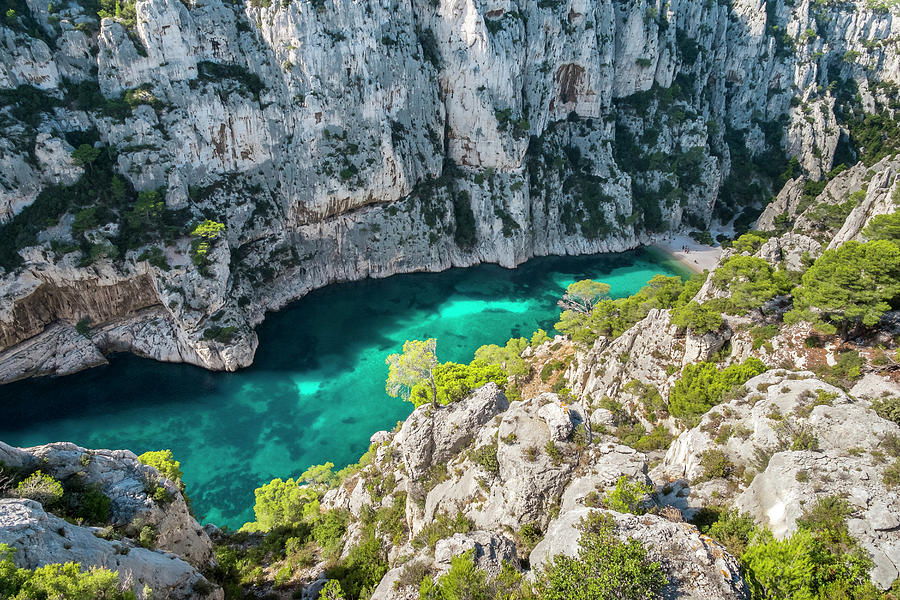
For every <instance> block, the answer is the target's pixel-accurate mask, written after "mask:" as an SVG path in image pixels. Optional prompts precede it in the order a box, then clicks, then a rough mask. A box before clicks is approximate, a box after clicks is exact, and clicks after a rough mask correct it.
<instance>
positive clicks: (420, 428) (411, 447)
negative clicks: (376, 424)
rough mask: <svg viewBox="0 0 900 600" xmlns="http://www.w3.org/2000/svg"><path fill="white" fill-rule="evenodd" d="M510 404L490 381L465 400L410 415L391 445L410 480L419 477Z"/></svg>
mask: <svg viewBox="0 0 900 600" xmlns="http://www.w3.org/2000/svg"><path fill="white" fill-rule="evenodd" d="M508 406H509V402H508V401H507V400H506V396H505V395H504V394H503V392H502V391H501V389H500V386H498V385H497V384H495V383H489V384H487V385H485V386H483V387H481V388H479V389H478V390H476V391H475V392H474V393H473V394H472V395H471V396H469V397H468V398H467V399H465V400H464V401H460V402H454V403H452V404H450V405H448V406H446V407H439V408H434V407H431V406H429V405H426V406H422V407H419V408H417V409H416V410H415V411H414V412H413V414H412V415H410V416H409V417H408V418H407V419H406V421H404V423H403V426H402V427H401V428H400V432H399V433H398V434H397V435H396V437H394V441H393V444H394V445H395V446H396V447H397V449H398V450H399V451H400V453H401V456H402V457H403V463H404V465H405V467H406V470H407V473H408V475H409V477H410V478H411V479H412V480H414V481H415V480H417V479H420V478H421V477H422V476H424V475H425V474H426V473H427V472H428V469H429V468H430V467H431V466H432V465H435V464H439V463H442V462H445V461H446V460H447V459H449V458H450V457H451V456H453V455H454V454H456V453H457V452H459V451H460V450H461V449H462V448H464V447H465V446H466V445H468V443H469V442H471V441H472V438H473V437H474V435H475V432H476V431H477V430H478V428H479V427H480V426H481V425H484V424H485V423H486V422H487V421H489V420H490V419H492V418H493V417H494V415H496V414H498V413H501V412H503V411H504V410H506V408H507V407H508Z"/></svg>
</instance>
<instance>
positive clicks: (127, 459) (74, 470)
mask: <svg viewBox="0 0 900 600" xmlns="http://www.w3.org/2000/svg"><path fill="white" fill-rule="evenodd" d="M0 461H2V462H4V463H5V464H6V465H7V466H9V467H13V468H35V467H37V466H40V468H41V470H42V471H44V472H45V473H48V474H49V475H51V476H53V477H54V478H56V479H59V480H65V479H67V478H69V477H73V476H78V477H80V478H81V481H82V483H84V484H85V485H98V486H99V487H100V490H101V491H102V492H103V493H104V494H106V495H107V496H109V498H110V500H111V513H112V514H111V519H110V524H112V525H115V526H117V527H120V528H127V527H128V526H130V525H132V524H134V523H140V524H141V526H146V525H150V526H152V527H154V528H155V530H156V534H157V547H158V548H160V549H162V550H167V551H169V552H172V553H174V554H177V555H178V556H180V557H181V558H183V559H185V560H186V561H188V562H190V563H191V564H193V565H197V566H205V565H207V564H209V562H210V561H211V560H212V558H213V549H212V542H211V541H210V539H209V536H208V535H207V534H206V532H205V531H204V530H203V528H202V527H201V526H200V524H199V523H198V522H197V520H196V519H194V517H193V516H191V513H190V510H189V509H188V507H187V503H186V502H185V500H184V496H182V494H181V491H180V490H179V489H178V486H177V485H175V483H173V482H172V481H169V480H168V479H166V478H164V477H162V476H161V475H160V474H159V473H158V472H157V470H156V469H155V468H153V467H150V466H147V465H144V464H141V463H140V461H138V459H137V456H136V455H135V454H134V453H133V452H131V451H129V450H87V449H85V448H82V447H80V446H76V445H75V444H72V443H69V442H57V443H53V444H46V445H44V446H35V447H33V448H26V449H20V448H14V447H12V446H9V445H7V444H4V443H3V442H0ZM156 486H161V487H164V488H165V489H166V491H167V492H168V496H169V497H170V498H171V501H170V502H166V503H164V504H161V503H159V502H157V501H156V500H154V499H153V498H152V497H151V496H150V495H149V494H148V493H147V490H148V489H150V488H153V487H156Z"/></svg>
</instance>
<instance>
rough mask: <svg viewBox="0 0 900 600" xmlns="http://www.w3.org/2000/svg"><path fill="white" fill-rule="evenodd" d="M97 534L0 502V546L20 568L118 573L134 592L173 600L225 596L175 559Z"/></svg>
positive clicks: (31, 504)
mask: <svg viewBox="0 0 900 600" xmlns="http://www.w3.org/2000/svg"><path fill="white" fill-rule="evenodd" d="M96 532H97V530H96V529H94V528H90V527H79V526H77V525H72V524H71V523H69V522H67V521H64V520H63V519H60V518H59V517H56V516H54V515H52V514H48V513H46V512H45V511H44V509H43V508H42V507H41V505H40V504H38V503H37V502H35V501H33V500H18V499H10V498H5V499H0V544H7V545H9V546H10V547H11V548H13V549H14V550H15V552H14V553H13V561H14V562H15V563H16V565H17V566H19V567H20V568H25V569H35V568H37V567H41V566H43V565H47V564H54V563H66V562H77V563H79V564H81V567H82V569H87V568H88V567H91V566H98V567H104V568H107V569H110V570H113V571H117V572H118V575H119V581H120V582H121V583H122V584H123V585H125V586H129V587H131V589H133V590H134V591H135V592H136V593H138V594H143V593H144V592H145V588H149V589H151V590H153V594H154V595H160V596H164V597H166V598H172V599H173V600H175V599H182V598H184V599H188V598H199V597H204V598H210V599H211V600H221V599H222V598H224V594H223V592H222V589H221V588H218V587H216V586H213V585H212V584H210V583H209V582H208V581H207V580H206V578H205V577H203V575H201V574H200V572H199V571H198V570H197V569H196V568H195V567H193V566H191V565H190V564H188V563H187V562H185V561H184V560H182V559H181V558H180V557H178V556H176V555H174V554H170V553H167V552H161V551H154V550H147V549H145V548H141V547H139V546H135V545H134V544H132V543H131V542H130V541H128V540H118V541H107V540H105V539H103V538H101V537H98V536H97V535H95V533H96ZM201 590H204V591H205V590H210V591H209V592H207V593H201Z"/></svg>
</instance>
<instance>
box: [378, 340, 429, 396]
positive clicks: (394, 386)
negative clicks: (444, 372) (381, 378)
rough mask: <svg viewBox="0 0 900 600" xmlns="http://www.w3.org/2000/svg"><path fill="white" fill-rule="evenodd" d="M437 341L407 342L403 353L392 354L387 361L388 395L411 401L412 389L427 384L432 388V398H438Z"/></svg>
mask: <svg viewBox="0 0 900 600" xmlns="http://www.w3.org/2000/svg"><path fill="white" fill-rule="evenodd" d="M436 352H437V340H436V339H435V338H428V339H427V340H407V341H406V342H404V343H403V352H402V353H399V354H391V355H390V356H388V357H387V358H386V359H385V362H386V363H387V365H388V377H387V382H386V384H385V389H386V390H387V393H388V395H390V396H392V397H394V398H396V397H397V396H400V397H402V398H403V399H404V400H409V399H410V394H411V392H412V389H413V388H414V387H416V385H417V384H419V383H422V382H426V383H427V384H428V385H429V386H430V387H431V398H432V399H434V398H436V397H437V395H438V394H437V387H436V386H435V383H434V368H435V367H436V366H437V364H438V361H437V354H436Z"/></svg>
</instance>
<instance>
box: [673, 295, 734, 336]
mask: <svg viewBox="0 0 900 600" xmlns="http://www.w3.org/2000/svg"><path fill="white" fill-rule="evenodd" d="M672 323H673V324H674V325H676V326H677V327H680V328H681V329H689V330H690V331H692V332H693V333H696V334H699V335H702V334H704V333H709V332H710V331H718V330H719V328H720V327H722V315H721V314H720V313H719V311H718V310H716V309H715V308H714V307H713V306H711V305H710V303H709V302H705V303H703V304H698V303H696V302H694V301H691V302H690V303H688V304H685V305H684V306H681V307H679V308H676V309H673V310H672Z"/></svg>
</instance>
